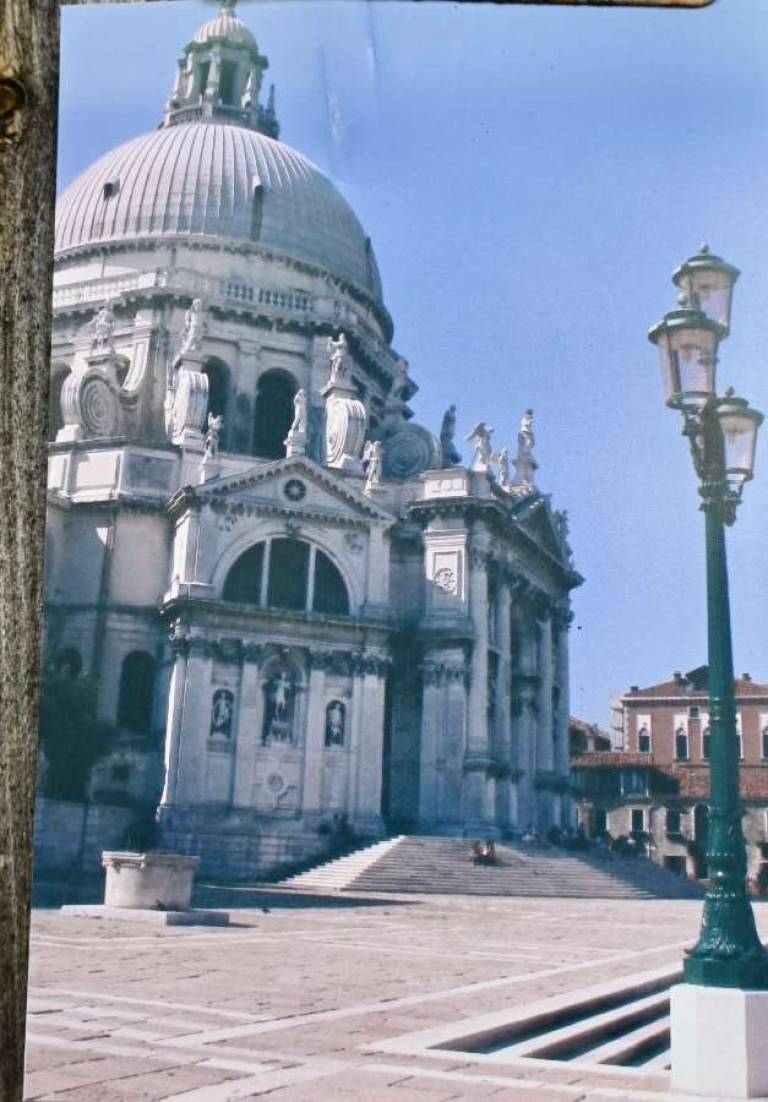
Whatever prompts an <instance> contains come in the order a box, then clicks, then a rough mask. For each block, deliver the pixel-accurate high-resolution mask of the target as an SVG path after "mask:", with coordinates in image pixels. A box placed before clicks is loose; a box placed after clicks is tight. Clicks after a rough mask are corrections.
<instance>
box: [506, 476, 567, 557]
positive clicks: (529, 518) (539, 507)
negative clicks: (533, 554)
mask: <svg viewBox="0 0 768 1102" xmlns="http://www.w3.org/2000/svg"><path fill="white" fill-rule="evenodd" d="M515 514H516V520H517V522H518V524H519V525H520V527H521V528H523V529H524V531H525V532H526V534H527V535H528V536H530V537H531V539H533V540H535V542H536V543H537V544H538V545H539V547H541V549H542V550H543V551H546V552H547V554H548V555H551V556H552V557H553V558H556V559H557V560H558V561H559V562H560V563H562V565H563V566H565V567H567V568H569V569H570V568H571V566H572V564H571V550H570V547H569V546H568V539H567V529H566V526H565V523H564V521H563V520H562V519H560V518H562V517H563V514H562V513H561V514H558V513H555V511H554V510H553V509H552V506H551V504H550V500H549V496H548V495H544V494H536V495H535V496H533V497H530V498H528V499H526V501H524V502H522V503H521V504H520V505H519V506H518V507H517V509H516V510H515Z"/></svg>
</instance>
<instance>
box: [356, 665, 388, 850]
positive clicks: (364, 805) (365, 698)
mask: <svg viewBox="0 0 768 1102" xmlns="http://www.w3.org/2000/svg"><path fill="white" fill-rule="evenodd" d="M355 667H356V668H355V685H356V686H357V688H358V696H359V698H360V711H359V712H358V715H357V717H356V718H357V733H356V738H355V744H356V747H357V755H356V761H355V768H354V772H353V776H354V777H355V800H354V818H353V825H354V827H355V829H356V830H357V831H359V832H362V833H364V834H381V833H383V823H382V818H381V783H382V764H383V755H384V691H385V685H386V675H387V668H388V662H387V661H386V659H385V658H384V656H383V655H375V654H362V655H356V656H355ZM353 702H354V695H353Z"/></svg>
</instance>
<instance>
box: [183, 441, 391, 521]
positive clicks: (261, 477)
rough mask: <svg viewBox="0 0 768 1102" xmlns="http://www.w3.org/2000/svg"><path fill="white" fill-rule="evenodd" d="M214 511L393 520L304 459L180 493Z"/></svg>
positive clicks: (263, 466) (359, 491)
mask: <svg viewBox="0 0 768 1102" xmlns="http://www.w3.org/2000/svg"><path fill="white" fill-rule="evenodd" d="M184 492H185V493H186V494H187V496H189V495H190V494H191V495H193V496H194V498H195V499H196V500H197V501H198V502H199V503H200V505H203V504H208V505H210V507H211V508H213V509H214V510H216V509H219V508H220V509H222V510H223V511H226V510H227V509H228V508H229V507H232V508H237V507H243V506H249V505H250V506H253V507H255V508H263V509H267V510H270V511H271V510H275V509H279V510H280V511H281V512H282V511H289V512H291V513H295V515H296V516H302V515H303V516H307V515H310V514H312V515H315V516H320V517H322V516H326V517H328V519H330V518H331V517H335V518H344V517H346V518H347V519H349V520H352V519H355V520H357V521H365V522H367V523H371V522H374V523H385V524H387V525H389V524H393V523H394V521H395V519H396V518H395V517H393V516H392V514H391V513H389V512H387V511H386V510H385V509H382V508H381V507H380V506H379V505H377V504H376V503H375V502H373V501H371V499H370V498H369V497H367V496H366V495H365V494H364V493H363V492H362V482H360V488H358V483H357V482H355V483H354V484H353V483H352V480H351V479H349V478H346V477H344V476H343V475H339V474H336V473H335V472H333V471H329V470H328V469H327V468H325V467H321V466H320V465H319V464H317V463H314V462H313V461H312V460H311V459H307V458H306V457H304V456H292V457H291V458H290V459H277V460H275V461H274V462H266V463H258V464H254V465H253V466H252V467H248V468H246V469H245V470H242V471H239V472H238V473H237V474H228V475H224V476H222V477H220V478H215V479H212V480H211V481H209V482H206V483H204V484H203V485H200V486H194V487H187V488H186V491H184Z"/></svg>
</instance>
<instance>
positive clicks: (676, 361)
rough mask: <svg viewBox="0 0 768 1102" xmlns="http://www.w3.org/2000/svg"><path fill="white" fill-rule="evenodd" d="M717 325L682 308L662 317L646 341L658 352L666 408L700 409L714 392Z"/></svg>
mask: <svg viewBox="0 0 768 1102" xmlns="http://www.w3.org/2000/svg"><path fill="white" fill-rule="evenodd" d="M721 335H722V328H721V327H720V325H718V324H717V322H714V321H712V320H711V319H710V318H708V317H707V316H706V314H703V313H702V312H701V310H694V309H692V308H691V307H688V306H684V307H683V308H681V309H680V310H673V311H671V313H669V314H665V315H664V317H663V318H662V319H661V321H660V322H659V323H658V324H657V325H655V326H654V327H653V329H651V331H650V333H649V334H648V339H649V340H650V341H652V342H653V344H655V345H656V346H657V347H658V349H659V355H660V357H661V375H662V381H663V384H664V395H665V398H666V402H667V405H668V406H672V407H699V406H702V405H703V404H704V403H705V402H706V401H707V399H708V398H710V397H711V396H712V395H713V394H714V393H715V371H716V367H717V345H718V341H719V340H720V337H721Z"/></svg>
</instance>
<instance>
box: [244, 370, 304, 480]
mask: <svg viewBox="0 0 768 1102" xmlns="http://www.w3.org/2000/svg"><path fill="white" fill-rule="evenodd" d="M296 390H297V387H296V383H295V382H294V380H293V378H292V377H291V376H290V375H288V374H286V373H285V372H284V371H267V372H266V373H265V374H264V375H262V376H261V378H260V379H259V382H258V386H257V387H256V414H255V424H254V435H253V451H254V455H258V456H260V457H261V458H263V459H282V457H283V456H284V455H285V438H286V437H287V435H288V432H289V430H290V427H291V424H292V423H293V414H294V409H293V399H294V396H295V394H296Z"/></svg>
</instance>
